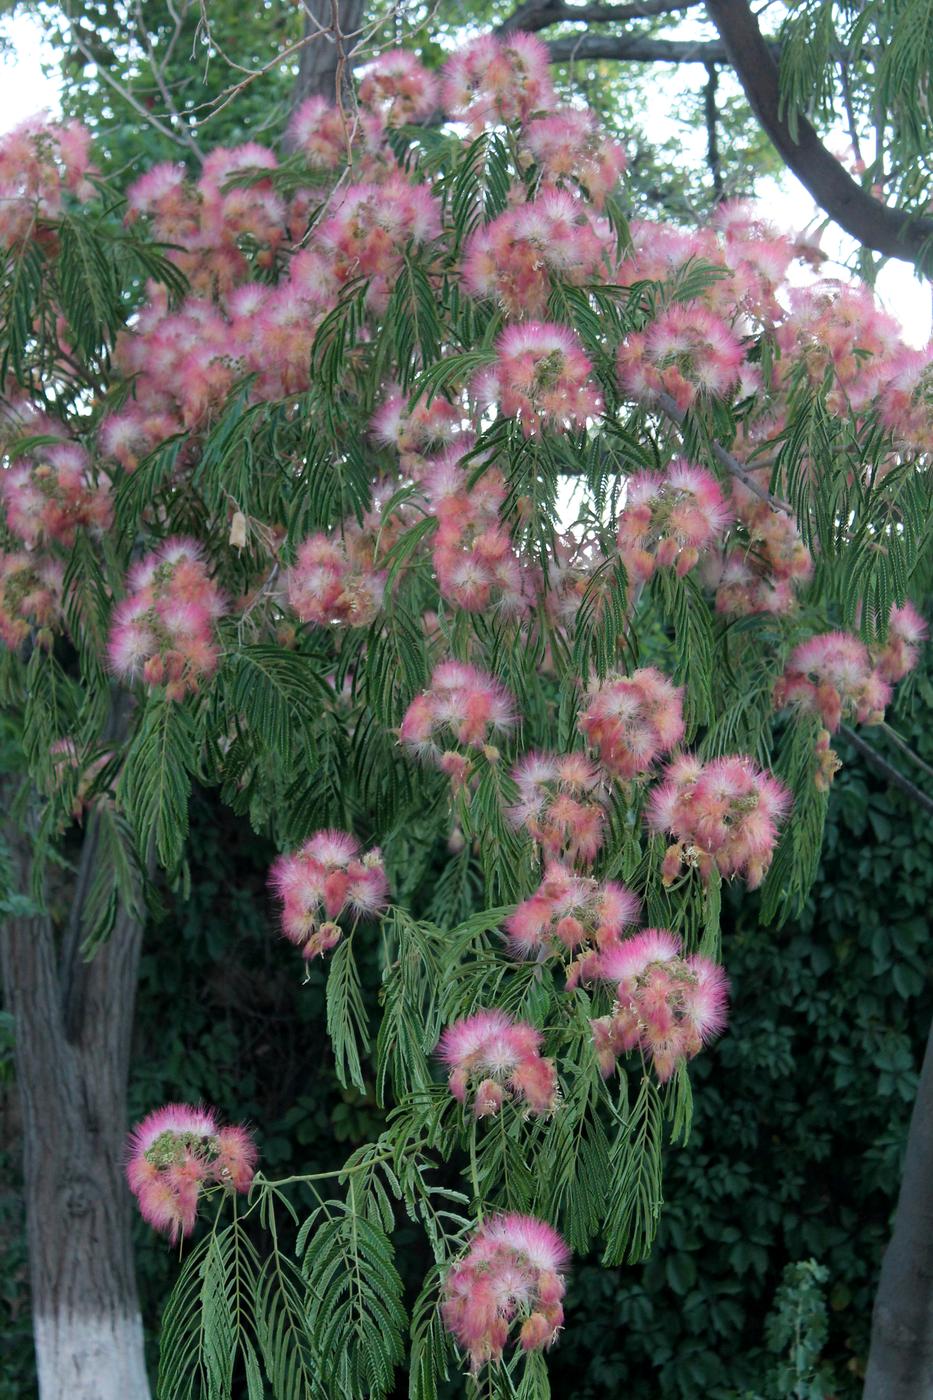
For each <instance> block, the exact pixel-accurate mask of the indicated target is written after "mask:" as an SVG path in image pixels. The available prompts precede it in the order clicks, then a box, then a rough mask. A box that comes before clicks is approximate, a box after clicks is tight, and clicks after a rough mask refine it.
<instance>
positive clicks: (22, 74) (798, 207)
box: [0, 15, 933, 346]
mask: <svg viewBox="0 0 933 1400" xmlns="http://www.w3.org/2000/svg"><path fill="white" fill-rule="evenodd" d="M0 31H2V33H3V34H4V35H6V36H7V37H8V38H9V39H10V41H11V44H12V50H13V53H12V55H11V56H10V57H9V58H8V59H7V61H6V62H3V63H0V82H2V85H3V101H2V104H0V134H2V133H3V132H4V131H9V130H11V129H12V128H13V127H14V126H16V125H18V123H19V122H21V121H23V120H24V119H25V118H26V117H29V116H32V115H33V114H34V113H35V112H38V111H40V110H42V109H43V108H48V109H49V110H50V111H51V112H53V113H54V112H55V111H56V110H57V107H58V84H57V82H56V81H55V80H54V78H50V77H48V76H47V75H46V74H45V73H44V72H43V63H44V62H46V63H47V62H48V61H49V58H50V52H49V49H48V46H47V45H45V44H44V43H43V36H42V28H41V25H40V23H39V21H38V20H36V19H35V18H34V17H32V16H29V15H14V16H12V17H8V18H5V19H4V20H3V21H2V22H0ZM698 71H699V73H700V74H702V75H703V76H705V74H704V73H703V70H702V69H700V70H698ZM675 82H682V79H681V78H680V77H678V76H677V75H675V74H658V82H657V84H656V86H655V88H654V91H655V92H656V96H655V97H654V106H655V110H653V111H652V110H651V108H650V106H649V116H650V118H651V124H652V126H655V125H656V127H657V129H658V134H659V137H662V136H663V134H665V132H664V128H667V129H670V123H671V121H672V118H671V117H670V115H669V113H670V111H671V105H672V104H671V100H670V91H666V89H670V90H671V91H672V90H673V89H671V84H672V83H675ZM677 130H678V131H679V132H680V133H681V135H682V136H684V137H685V138H689V137H690V136H691V135H692V139H693V140H694V141H697V142H700V143H701V145H702V144H703V143H705V135H704V134H703V133H699V132H693V133H692V134H691V133H687V132H686V131H685V129H684V128H683V127H682V126H678V127H677ZM838 144H839V146H840V149H841V148H842V146H844V145H845V144H846V142H845V137H844V135H843V134H842V133H840V140H839V142H838ZM760 198H761V200H762V202H763V204H764V205H765V208H766V213H767V216H768V218H769V219H770V220H771V221H772V222H773V223H775V224H776V225H778V226H779V227H783V228H787V229H790V230H793V231H797V230H800V229H802V228H804V227H806V226H808V225H810V224H812V223H814V222H815V221H816V220H817V215H818V211H817V208H816V205H815V204H814V201H813V198H812V196H811V195H809V194H808V193H807V191H806V190H805V189H804V188H803V186H802V185H801V184H800V183H799V181H798V180H797V179H796V177H795V176H794V175H792V174H790V172H789V171H788V172H785V174H784V175H783V177H782V178H781V179H780V180H769V181H766V182H765V185H764V186H763V187H762V189H761V192H760ZM821 246H822V248H823V250H824V251H825V252H826V253H828V254H829V256H830V258H834V259H839V260H840V261H844V260H845V258H846V257H847V256H848V255H849V254H850V253H851V252H852V250H853V249H854V246H855V245H854V244H853V242H852V240H851V239H848V238H847V237H846V235H845V234H843V233H842V232H841V231H840V230H838V229H836V228H835V226H832V225H831V226H830V227H829V228H828V229H827V230H826V232H825V233H824V235H823V238H822V244H821ZM823 275H825V276H835V275H841V274H840V272H839V270H838V269H837V268H835V267H834V266H833V265H832V264H831V263H830V264H827V265H825V266H824V269H823ZM876 292H877V295H878V298H879V300H880V301H881V303H882V305H883V306H884V309H885V310H886V311H888V312H890V313H891V315H893V316H894V317H896V318H897V320H898V321H899V322H900V323H901V325H902V327H903V328H904V338H905V340H906V341H907V342H908V343H909V344H911V345H915V346H922V345H925V344H926V343H927V341H928V340H929V339H930V336H931V314H933V296H931V288H930V285H929V283H926V284H921V283H920V282H918V280H917V278H916V276H915V274H914V271H913V268H912V267H911V266H910V265H909V264H908V263H903V262H895V261H893V260H892V261H891V262H889V263H888V264H887V265H886V266H885V267H884V268H883V269H882V271H881V273H880V275H879V277H878V281H877V287H876Z"/></svg>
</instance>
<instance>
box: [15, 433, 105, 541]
mask: <svg viewBox="0 0 933 1400" xmlns="http://www.w3.org/2000/svg"><path fill="white" fill-rule="evenodd" d="M0 495H2V498H3V503H4V505H5V507H6V523H7V525H8V526H9V528H10V530H11V532H12V533H13V534H14V535H17V536H18V537H19V538H20V539H21V540H22V541H23V543H24V544H25V545H26V546H27V547H28V548H29V549H34V548H35V547H36V545H38V544H42V543H47V542H48V541H50V540H56V541H57V542H58V543H59V544H62V545H64V546H65V547H66V548H70V547H71V545H73V544H74V540H75V532H76V530H77V528H78V527H79V526H83V527H84V528H85V529H87V530H90V531H92V532H94V533H95V534H97V535H100V534H102V533H103V532H104V531H105V530H107V529H109V527H110V525H111V522H112V519H113V505H112V501H111V496H110V483H109V482H108V481H107V479H106V478H102V479H101V480H96V479H95V475H94V473H93V471H92V470H91V464H90V461H89V459H88V455H87V453H86V452H85V450H84V448H83V447H80V446H79V445H78V444H77V443H76V442H58V443H55V444H54V445H53V446H47V447H40V448H37V449H36V450H35V453H34V454H33V455H32V456H31V457H29V458H27V459H25V460H22V459H21V460H20V461H18V462H17V463H16V464H15V465H13V466H10V467H8V468H7V470H6V471H5V472H3V474H2V477H0Z"/></svg>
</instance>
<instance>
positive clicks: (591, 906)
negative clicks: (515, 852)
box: [505, 861, 641, 987]
mask: <svg viewBox="0 0 933 1400" xmlns="http://www.w3.org/2000/svg"><path fill="white" fill-rule="evenodd" d="M640 910H641V902H640V900H639V898H638V896H637V895H635V894H633V893H632V891H631V890H630V889H627V888H626V886H625V885H619V884H616V883H615V881H613V880H606V881H604V882H603V883H602V884H599V883H598V882H597V881H596V880H591V879H588V878H586V877H585V876H582V875H577V874H574V872H573V871H571V870H567V869H566V867H565V866H563V865H560V864H558V862H556V861H552V862H550V863H549V864H548V866H547V867H546V869H545V872H544V879H543V880H542V881H541V884H540V885H539V886H538V888H537V889H536V890H535V892H534V894H533V895H531V896H530V897H529V898H528V899H525V900H523V901H522V902H521V904H519V905H518V907H517V908H516V910H515V912H514V913H513V914H510V915H509V917H508V918H507V919H506V921H505V931H506V933H507V934H508V947H509V952H510V953H512V955H513V956H514V957H518V958H538V959H541V958H545V957H547V956H549V955H550V954H553V953H557V954H559V955H561V956H564V955H566V954H567V953H572V954H574V955H575V961H574V962H573V963H572V964H571V966H570V969H569V971H568V973H567V986H568V987H574V986H576V984H577V983H578V982H579V981H580V980H581V979H582V980H584V981H585V980H588V979H589V978H590V977H591V976H592V975H593V970H594V967H595V965H596V964H595V962H594V959H595V958H596V956H597V954H598V953H599V951H600V950H602V949H606V948H610V947H611V946H612V945H613V944H615V943H617V942H618V941H619V939H620V938H621V937H622V931H623V929H625V928H627V927H630V926H631V925H633V924H636V923H637V922H638V915H639V912H640Z"/></svg>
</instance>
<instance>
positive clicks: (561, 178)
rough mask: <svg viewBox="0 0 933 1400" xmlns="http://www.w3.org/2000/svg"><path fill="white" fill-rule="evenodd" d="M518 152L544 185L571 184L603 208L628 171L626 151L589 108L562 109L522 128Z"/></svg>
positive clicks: (595, 204)
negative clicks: (608, 134)
mask: <svg viewBox="0 0 933 1400" xmlns="http://www.w3.org/2000/svg"><path fill="white" fill-rule="evenodd" d="M519 153H520V155H521V156H522V157H524V158H525V159H528V160H529V161H533V162H534V165H535V168H536V171H537V174H538V179H539V181H540V183H541V184H542V185H545V186H547V185H562V184H564V183H565V182H571V183H573V184H575V185H578V186H580V188H581V189H582V190H583V191H584V192H585V194H586V195H587V196H588V198H589V199H590V200H591V201H592V203H593V205H594V206H595V207H596V208H597V209H602V207H603V205H604V204H605V201H606V195H607V194H611V193H612V191H613V189H614V188H615V186H616V184H617V183H618V180H619V176H620V175H621V174H622V172H623V171H624V170H625V165H626V161H625V151H624V150H623V149H622V146H621V145H620V143H619V142H618V141H612V140H610V139H609V138H607V137H606V136H604V135H603V134H602V133H601V132H600V130H599V127H598V125H597V121H596V115H595V113H593V112H590V111H587V110H586V108H579V107H562V108H560V109H558V110H557V111H555V112H549V113H548V114H547V115H546V116H541V117H534V118H532V120H531V121H529V122H526V123H525V125H524V126H523V128H522V132H521V137H520V144H519Z"/></svg>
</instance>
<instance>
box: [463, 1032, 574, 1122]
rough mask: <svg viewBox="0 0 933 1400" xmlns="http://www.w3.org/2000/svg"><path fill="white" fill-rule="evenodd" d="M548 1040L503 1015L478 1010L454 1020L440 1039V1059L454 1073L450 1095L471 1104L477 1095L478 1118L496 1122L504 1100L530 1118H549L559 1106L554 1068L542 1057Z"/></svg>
mask: <svg viewBox="0 0 933 1400" xmlns="http://www.w3.org/2000/svg"><path fill="white" fill-rule="evenodd" d="M542 1039H543V1037H542V1035H541V1032H540V1031H536V1030H535V1028H534V1026H530V1025H528V1024H527V1023H526V1022H525V1021H513V1020H512V1018H511V1016H507V1015H506V1013H505V1012H504V1011H476V1012H474V1014H473V1015H472V1016H465V1017H464V1018H463V1019H462V1020H460V1021H454V1022H453V1024H452V1025H449V1026H448V1027H447V1029H446V1030H445V1031H444V1034H443V1035H442V1036H441V1039H440V1042H439V1043H438V1047H437V1054H438V1057H439V1058H440V1060H441V1061H442V1063H443V1064H445V1065H446V1066H447V1069H448V1071H449V1079H448V1084H449V1087H450V1092H451V1093H452V1094H453V1096H454V1098H455V1099H456V1100H457V1101H458V1102H459V1103H466V1101H467V1098H468V1097H469V1095H470V1092H471V1090H472V1092H473V1113H474V1115H475V1116H476V1117H477V1118H489V1117H494V1116H495V1114H497V1113H498V1112H499V1108H500V1107H501V1105H502V1102H503V1100H504V1098H506V1097H509V1098H512V1099H514V1100H515V1102H516V1103H521V1104H524V1105H525V1111H526V1112H527V1113H531V1114H540V1113H550V1112H551V1111H552V1110H553V1109H554V1106H555V1104H556V1103H557V1096H558V1085H557V1075H556V1074H555V1072H554V1065H553V1063H552V1062H551V1061H550V1060H545V1059H543V1058H542V1056H541V1053H540V1051H541V1041H542Z"/></svg>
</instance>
